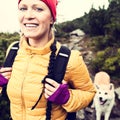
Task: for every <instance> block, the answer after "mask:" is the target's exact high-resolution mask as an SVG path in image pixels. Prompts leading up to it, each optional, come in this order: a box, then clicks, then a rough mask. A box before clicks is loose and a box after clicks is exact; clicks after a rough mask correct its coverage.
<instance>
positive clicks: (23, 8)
mask: <svg viewBox="0 0 120 120" xmlns="http://www.w3.org/2000/svg"><path fill="white" fill-rule="evenodd" d="M19 10H20V11H25V10H27V8H26V7H20V8H19Z"/></svg>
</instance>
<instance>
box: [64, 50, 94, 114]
mask: <svg viewBox="0 0 120 120" xmlns="http://www.w3.org/2000/svg"><path fill="white" fill-rule="evenodd" d="M65 78H66V80H67V82H68V84H69V85H70V86H71V87H72V88H71V89H69V92H70V98H69V100H68V102H67V103H66V104H64V105H63V106H62V107H63V108H64V109H65V110H66V111H67V112H75V111H78V110H80V109H82V108H85V107H86V106H88V104H89V103H90V102H91V101H92V99H93V97H94V95H95V93H96V90H95V87H94V85H93V82H92V80H91V78H90V75H89V72H88V69H87V66H86V64H85V63H84V61H83V58H82V56H81V54H80V52H79V51H72V52H71V56H70V60H69V62H68V66H67V72H66V75H65Z"/></svg>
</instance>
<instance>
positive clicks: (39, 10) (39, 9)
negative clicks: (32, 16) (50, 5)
mask: <svg viewBox="0 0 120 120" xmlns="http://www.w3.org/2000/svg"><path fill="white" fill-rule="evenodd" d="M35 10H36V11H38V12H41V11H43V9H42V8H40V7H36V8H35Z"/></svg>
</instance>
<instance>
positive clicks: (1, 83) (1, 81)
mask: <svg viewBox="0 0 120 120" xmlns="http://www.w3.org/2000/svg"><path fill="white" fill-rule="evenodd" d="M7 82H8V80H7V79H6V78H5V77H4V76H3V75H1V74H0V87H3V86H4V85H5V84H7Z"/></svg>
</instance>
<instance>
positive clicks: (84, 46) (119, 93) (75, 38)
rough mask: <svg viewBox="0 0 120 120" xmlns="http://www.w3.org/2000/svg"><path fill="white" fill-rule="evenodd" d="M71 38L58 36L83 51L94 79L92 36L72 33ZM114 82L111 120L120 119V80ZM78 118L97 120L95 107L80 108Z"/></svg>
mask: <svg viewBox="0 0 120 120" xmlns="http://www.w3.org/2000/svg"><path fill="white" fill-rule="evenodd" d="M73 33H74V32H73ZM70 35H71V36H70V38H69V39H65V38H60V39H59V38H57V39H58V41H59V42H61V43H62V44H63V45H64V46H67V47H69V48H70V49H77V50H79V51H80V52H81V54H82V56H83V58H84V61H85V63H86V65H87V67H88V69H89V71H90V75H91V77H92V79H94V75H93V74H92V72H91V70H90V60H91V59H92V58H93V56H94V54H93V52H92V51H91V49H90V47H89V44H90V41H91V38H89V37H88V36H86V35H85V34H84V33H83V34H78V33H74V34H70ZM112 82H113V83H114V85H115V94H116V100H115V105H114V107H113V110H112V113H111V116H110V120H120V82H119V83H118V82H116V81H114V80H112ZM77 120H95V109H93V108H91V106H88V107H87V108H85V109H84V110H80V111H78V112H77Z"/></svg>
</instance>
